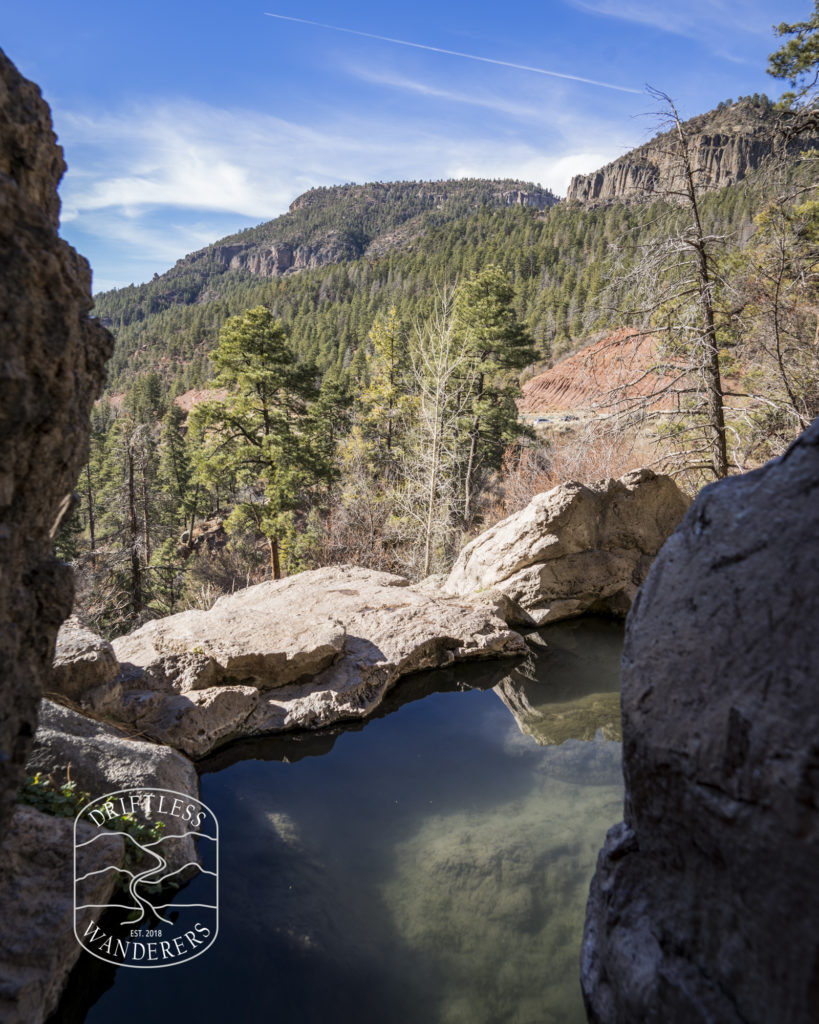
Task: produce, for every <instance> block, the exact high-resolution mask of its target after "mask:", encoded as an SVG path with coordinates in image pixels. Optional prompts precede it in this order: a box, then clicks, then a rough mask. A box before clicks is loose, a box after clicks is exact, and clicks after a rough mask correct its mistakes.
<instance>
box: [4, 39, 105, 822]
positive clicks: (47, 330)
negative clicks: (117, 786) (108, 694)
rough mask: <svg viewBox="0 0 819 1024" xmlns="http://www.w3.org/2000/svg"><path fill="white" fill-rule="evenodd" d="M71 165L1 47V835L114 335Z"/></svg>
mask: <svg viewBox="0 0 819 1024" xmlns="http://www.w3.org/2000/svg"><path fill="white" fill-rule="evenodd" d="M64 170H65V164H64V163H63V158H62V150H61V149H60V148H59V146H57V144H56V138H55V136H54V132H53V131H52V128H51V116H50V113H49V109H48V105H47V104H46V103H45V102H44V101H43V99H42V98H41V96H40V91H39V89H38V88H37V86H36V85H34V84H33V83H32V82H28V81H26V79H25V78H23V77H22V76H21V75H20V74H19V72H18V71H17V69H16V68H15V67H14V65H13V64H12V63H11V61H9V60H8V58H7V57H6V56H5V55H4V54H3V53H2V51H0V351H2V359H0V565H2V567H3V571H2V573H0V622H2V623H3V628H2V630H0V665H2V681H0V836H2V831H3V826H4V824H5V821H6V819H7V816H8V815H9V814H10V813H11V807H12V804H13V801H14V799H15V796H16V793H17V789H18V787H19V785H20V783H21V782H22V779H23V766H24V764H25V761H26V757H27V755H28V751H29V747H30V745H31V739H32V737H33V736H34V730H35V728H36V724H37V705H38V703H39V700H40V694H41V691H42V690H43V689H48V688H49V679H50V675H51V659H52V656H53V653H54V641H55V637H56V635H57V629H58V628H59V625H60V623H61V622H62V621H63V619H64V618H65V617H66V616H67V615H68V614H69V613H70V611H71V601H72V597H73V583H72V579H71V572H70V570H69V569H68V568H67V567H66V566H64V565H62V564H60V563H59V562H57V560H56V559H55V558H54V557H53V555H52V553H51V549H52V539H53V536H54V534H55V532H56V529H57V526H58V524H59V521H60V519H61V517H62V516H63V515H64V513H65V512H66V510H67V509H68V507H69V504H70V493H71V490H72V488H73V487H74V484H75V483H76V480H77V475H78V473H79V471H80V468H81V467H82V465H83V462H84V461H85V459H86V456H87V453H88V436H89V433H90V430H91V424H90V419H89V414H90V412H91V406H92V403H93V401H94V399H95V398H96V396H97V394H98V393H99V391H100V389H101V387H102V383H103V379H104V365H105V360H106V359H107V357H108V356H109V355H110V353H111V349H112V345H113V341H112V338H111V336H110V335H109V334H108V332H107V331H106V330H104V329H103V327H102V326H101V325H100V324H98V323H97V322H96V321H94V320H92V319H91V318H90V317H89V312H90V310H91V307H92V304H93V303H92V299H91V272H90V270H89V268H88V264H87V263H86V262H85V260H84V259H82V257H81V256H78V255H77V253H76V252H75V251H74V250H73V249H72V248H71V246H69V245H68V244H67V243H66V242H64V241H62V240H61V239H60V238H59V237H58V234H57V228H58V222H59V213H60V200H59V198H58V196H57V184H58V182H59V180H60V178H61V176H62V173H63V171H64Z"/></svg>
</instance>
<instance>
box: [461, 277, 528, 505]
mask: <svg viewBox="0 0 819 1024" xmlns="http://www.w3.org/2000/svg"><path fill="white" fill-rule="evenodd" d="M514 298H515V292H514V289H513V288H512V285H511V283H510V281H509V278H508V276H507V274H506V273H504V271H503V270H501V269H500V267H497V266H494V265H489V266H487V267H485V268H484V269H483V270H482V271H480V273H478V274H477V275H476V276H475V277H473V278H471V279H470V280H468V281H465V282H464V283H463V284H462V285H461V286H460V287H459V288H458V290H457V291H456V293H455V302H454V308H453V327H454V332H455V337H456V338H457V339H459V341H460V342H461V344H462V345H463V347H464V353H465V354H466V356H467V357H468V359H469V361H470V364H471V366H470V372H471V375H472V379H473V380H474V385H473V389H472V395H471V402H470V413H471V416H470V421H469V424H468V433H469V442H468V444H469V453H468V456H467V460H466V468H465V471H464V522H465V523H467V524H468V523H469V522H470V520H471V518H472V514H473V501H474V494H475V487H476V481H475V478H476V474H477V472H478V469H479V467H480V466H481V465H482V464H483V465H485V466H488V467H491V468H497V467H498V466H500V461H501V459H502V457H503V452H504V449H505V448H506V446H507V445H508V444H509V442H510V441H511V440H512V439H513V438H514V437H515V436H516V435H517V434H519V433H520V429H519V427H518V425H517V418H518V412H517V407H516V406H515V397H516V396H517V395H519V394H520V388H519V385H518V375H519V373H520V371H521V370H522V369H523V367H524V366H526V365H528V364H529V363H531V362H533V361H534V359H535V349H534V343H533V340H532V338H531V336H530V335H529V334H528V332H527V331H526V328H525V327H524V326H523V324H521V323H520V321H519V320H518V318H517V315H516V313H515V309H514V305H513V302H514Z"/></svg>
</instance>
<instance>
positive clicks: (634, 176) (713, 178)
mask: <svg viewBox="0 0 819 1024" xmlns="http://www.w3.org/2000/svg"><path fill="white" fill-rule="evenodd" d="M770 122H771V117H770V115H769V114H768V112H767V109H766V108H762V107H755V106H754V105H753V104H751V103H748V102H747V101H743V102H741V103H739V102H738V103H735V104H731V105H730V106H728V107H727V108H726V109H725V110H723V111H711V112H710V113H708V114H700V115H699V116H698V117H695V118H692V119H691V120H690V121H687V122H686V123H685V125H684V128H685V130H686V131H687V132H688V134H689V136H690V138H691V140H692V147H693V148H692V152H691V157H692V165H693V167H694V168H695V169H696V172H697V178H698V184H699V185H701V186H702V187H704V188H721V187H722V186H724V185H733V184H734V183H735V182H738V181H742V179H743V178H745V177H747V175H748V174H750V172H751V171H754V170H756V168H757V167H759V166H760V164H761V163H762V162H763V160H764V159H765V158H766V157H767V156H768V155H769V154H770V152H771V150H772V141H771V123H770ZM677 176H678V170H677V161H676V158H675V156H674V155H673V137H672V133H670V132H667V133H665V134H663V135H660V136H658V137H657V138H655V139H653V140H652V141H651V142H649V143H647V144H646V145H644V146H640V147H639V148H637V149H634V150H632V151H631V152H630V153H626V154H625V155H624V156H621V157H619V158H618V159H617V160H614V161H613V162H612V163H610V164H607V165H606V166H605V167H603V168H601V169H600V170H599V171H595V172H594V173H593V174H581V175H577V176H576V177H574V178H572V180H571V183H570V185H569V190H568V192H567V194H566V199H567V200H577V201H578V202H581V203H585V204H587V205H592V206H596V205H602V204H605V203H610V202H612V201H614V200H617V201H620V202H629V201H641V200H646V199H650V198H652V196H653V195H654V193H656V192H657V191H658V190H660V189H665V190H667V189H669V188H675V187H676V185H677V184H678V182H677Z"/></svg>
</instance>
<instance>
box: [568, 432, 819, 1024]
mask: <svg viewBox="0 0 819 1024" xmlns="http://www.w3.org/2000/svg"><path fill="white" fill-rule="evenodd" d="M818 580H819V420H817V421H815V422H814V423H813V425H812V426H811V427H810V428H809V430H807V431H806V432H805V433H804V434H803V435H802V436H801V438H799V439H798V440H797V441H796V443H795V444H794V445H793V446H792V447H791V448H790V449H789V450H788V452H786V453H785V455H784V456H782V457H781V458H780V459H777V460H775V461H774V462H771V463H769V464H768V465H766V466H764V467H763V468H762V469H759V470H756V471H755V472H753V473H748V474H746V475H744V476H740V477H734V478H731V479H728V480H724V481H721V482H719V483H716V484H712V485H711V486H710V487H707V488H705V490H703V491H702V493H701V494H700V495H699V497H698V498H697V499H696V501H695V502H694V504H693V505H692V507H691V508H690V510H689V512H688V514H687V515H686V517H685V519H684V520H683V522H682V523H681V524H680V526H679V527H678V529H677V531H676V532H675V534H674V535H673V537H672V538H671V539H670V540H669V541H668V543H667V544H666V545H665V547H664V548H663V550H662V552H661V553H660V555H659V557H658V558H657V560H656V561H655V563H654V565H653V567H652V569H651V573H650V575H649V577H648V579H647V580H646V582H645V584H644V586H643V589H642V590H641V592H640V594H639V596H638V598H637V601H636V602H635V604H634V607H633V609H632V612H631V615H630V616H629V619H628V624H627V631H626V646H625V652H624V656H623V691H622V705H623V740H624V765H623V768H624V775H625V782H626V799H625V821H624V822H622V823H621V824H620V825H617V826H616V827H615V828H613V829H612V830H611V831H610V832H609V835H608V837H607V839H606V845H605V847H604V848H603V851H602V852H601V854H600V858H599V861H598V866H597V873H596V875H595V878H594V881H593V883H592V888H591V894H590V898H589V903H588V909H587V917H586V930H585V936H584V942H583V955H582V984H583V989H584V993H585V999H586V1004H587V1008H588V1011H589V1019H590V1021H592V1022H605V1024H613V1022H622V1024H626V1022H631V1021H635V1020H639V1021H646V1022H661V1021H662V1022H664V1024H665V1022H677V1021H679V1022H685V1024H696V1022H700V1021H703V1022H704V1021H719V1022H720V1024H740V1022H742V1024H767V1022H770V1021H788V1022H789V1024H802V1022H804V1024H807V1022H808V1021H811V1022H815V1021H816V1020H817V1014H819V958H818V956H817V954H819V946H817V937H816V921H817V919H819V810H818V809H817V808H819V740H817V737H818V736H819V700H817V666H818V665H819V633H817V629H816V623H817V622H819V584H818V583H817V581H818Z"/></svg>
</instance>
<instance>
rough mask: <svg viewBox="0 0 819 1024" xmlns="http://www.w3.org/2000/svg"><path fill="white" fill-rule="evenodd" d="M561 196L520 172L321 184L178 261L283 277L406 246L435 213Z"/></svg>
mask: <svg viewBox="0 0 819 1024" xmlns="http://www.w3.org/2000/svg"><path fill="white" fill-rule="evenodd" d="M556 202H557V198H556V197H555V196H554V195H552V193H551V192H549V191H548V189H542V188H538V187H536V186H534V185H532V186H527V185H526V184H525V183H523V182H517V181H512V180H508V181H479V180H463V181H420V182H401V181H398V182H372V183H370V184H367V185H338V186H334V187H332V188H313V189H310V190H309V191H308V192H305V193H304V194H303V195H301V196H299V197H298V198H297V199H294V200H293V202H292V203H291V204H290V208H289V210H288V213H287V214H285V215H284V216H283V217H279V218H277V219H276V220H274V221H271V222H270V223H268V224H265V225H261V226H260V227H259V228H255V229H253V230H251V231H249V232H244V233H243V234H240V235H234V236H231V237H229V238H227V239H225V240H223V241H222V242H217V243H216V244H215V245H212V246H208V248H206V249H200V250H199V251H198V252H194V253H191V254H190V255H189V256H186V257H185V258H184V259H182V260H180V261H179V262H178V263H177V265H176V268H174V269H175V270H179V269H181V270H183V271H184V270H185V269H187V268H188V267H191V266H195V265H198V266H200V267H201V266H204V265H209V266H211V267H213V268H215V269H218V270H244V271H246V272H247V273H249V274H252V275H253V276H255V277H283V276H285V275H288V274H295V273H298V272H299V271H302V270H312V269H314V268H316V267H323V266H325V265H327V264H328V263H345V262H347V261H349V260H356V259H359V258H360V257H362V256H367V257H370V258H377V257H378V256H381V255H383V254H384V253H385V252H387V251H389V250H390V249H395V248H400V247H401V246H403V245H405V244H407V243H408V242H410V241H412V240H413V239H414V238H418V237H420V236H421V235H422V234H423V233H424V231H425V230H426V227H427V225H426V223H425V221H424V217H425V215H426V214H429V213H440V214H441V215H442V216H444V217H446V216H451V215H454V214H457V213H463V212H464V211H466V210H471V209H477V208H479V207H481V206H488V207H490V208H498V207H507V206H527V207H531V208H533V209H536V210H545V209H548V207H550V206H553V205H554V204H555V203H556ZM172 274H173V271H172V272H171V276H172Z"/></svg>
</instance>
